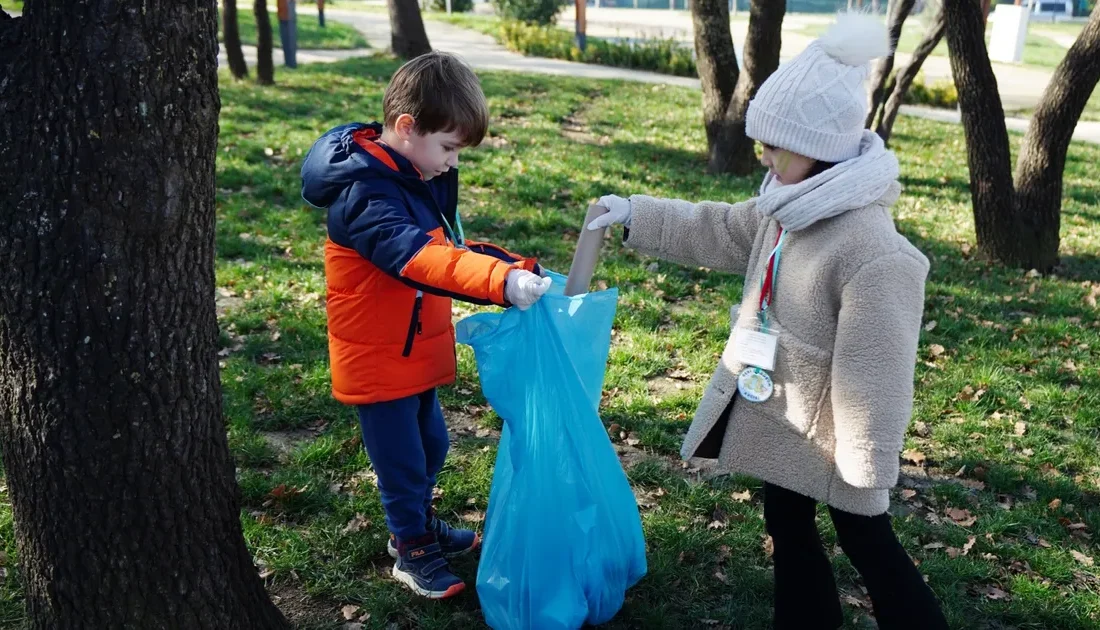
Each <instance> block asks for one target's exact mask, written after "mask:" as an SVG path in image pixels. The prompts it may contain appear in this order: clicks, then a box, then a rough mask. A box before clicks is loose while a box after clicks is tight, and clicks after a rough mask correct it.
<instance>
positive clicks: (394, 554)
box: [386, 534, 481, 560]
mask: <svg viewBox="0 0 1100 630" xmlns="http://www.w3.org/2000/svg"><path fill="white" fill-rule="evenodd" d="M480 548H481V536H480V535H478V534H474V544H472V545H470V546H469V547H467V548H466V549H463V550H462V551H455V552H452V553H445V554H443V557H444V558H446V559H448V560H453V559H454V558H461V557H462V556H465V555H466V554H468V553H471V552H474V551H477V550H478V549H480ZM386 551H387V552H388V553H389V554H390V557H391V558H393V559H394V560H397V556H398V553H397V548H396V547H394V546H393V545H391V544H389V543H386Z"/></svg>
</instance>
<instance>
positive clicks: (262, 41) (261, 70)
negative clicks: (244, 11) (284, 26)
mask: <svg viewBox="0 0 1100 630" xmlns="http://www.w3.org/2000/svg"><path fill="white" fill-rule="evenodd" d="M228 1H230V2H232V0H228ZM252 11H253V13H255V14H256V80H257V81H258V82H259V83H260V85H274V84H275V61H274V59H272V55H273V54H274V53H273V50H272V48H273V47H274V46H273V43H272V35H271V15H270V14H268V12H267V0H255V2H254V3H253V4H252Z"/></svg>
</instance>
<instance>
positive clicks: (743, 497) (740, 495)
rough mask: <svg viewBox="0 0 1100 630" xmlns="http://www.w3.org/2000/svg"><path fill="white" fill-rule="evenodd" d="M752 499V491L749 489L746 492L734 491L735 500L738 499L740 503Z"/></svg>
mask: <svg viewBox="0 0 1100 630" xmlns="http://www.w3.org/2000/svg"><path fill="white" fill-rule="evenodd" d="M751 499H752V493H751V492H749V491H748V490H745V491H744V492H734V493H733V500H734V501H737V502H738V503H744V502H746V501H749V500H751Z"/></svg>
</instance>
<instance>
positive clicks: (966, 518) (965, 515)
mask: <svg viewBox="0 0 1100 630" xmlns="http://www.w3.org/2000/svg"><path fill="white" fill-rule="evenodd" d="M944 514H946V515H947V517H948V518H950V519H951V520H952V521H953V522H954V523H955V524H956V525H958V526H960V527H970V526H971V525H973V524H974V523H976V522H978V517H977V516H974V515H972V514H971V513H970V510H965V509H960V508H947V509H946V510H944Z"/></svg>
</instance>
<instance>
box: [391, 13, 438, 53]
mask: <svg viewBox="0 0 1100 630" xmlns="http://www.w3.org/2000/svg"><path fill="white" fill-rule="evenodd" d="M387 4H388V5H389V8H390V30H391V33H392V34H391V36H390V46H391V47H392V48H393V54H395V55H397V56H398V57H403V58H405V59H412V58H413V57H419V56H420V55H423V54H426V53H430V52H431V51H432V45H431V43H429V42H428V32H427V31H426V30H424V18H423V17H422V16H421V15H420V5H418V4H417V3H416V0H387Z"/></svg>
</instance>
